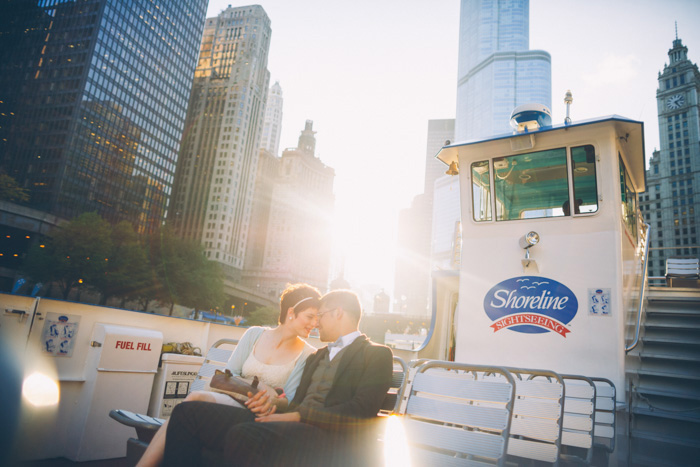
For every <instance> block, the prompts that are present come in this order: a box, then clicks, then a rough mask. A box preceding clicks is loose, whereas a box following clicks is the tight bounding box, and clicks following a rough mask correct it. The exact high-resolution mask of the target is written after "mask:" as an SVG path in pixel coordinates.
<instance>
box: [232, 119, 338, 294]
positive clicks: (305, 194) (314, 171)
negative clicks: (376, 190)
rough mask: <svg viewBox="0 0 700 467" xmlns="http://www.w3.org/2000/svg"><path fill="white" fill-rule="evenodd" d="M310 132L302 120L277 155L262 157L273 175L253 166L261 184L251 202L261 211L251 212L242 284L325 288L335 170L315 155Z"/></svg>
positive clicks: (277, 289)
mask: <svg viewBox="0 0 700 467" xmlns="http://www.w3.org/2000/svg"><path fill="white" fill-rule="evenodd" d="M315 133H316V132H315V131H314V130H313V122H312V121H311V120H307V121H306V125H305V128H304V130H303V131H302V132H301V136H300V137H299V143H298V145H297V147H296V148H290V149H285V150H284V151H283V153H282V157H281V158H280V159H279V160H277V161H273V160H271V159H270V158H269V157H266V158H265V160H266V162H265V163H266V164H268V167H269V168H270V169H271V170H273V169H274V167H275V166H276V169H277V171H276V172H274V176H273V177H270V176H268V175H266V174H264V173H262V171H258V183H259V184H260V185H259V186H260V187H264V189H263V191H262V192H258V193H257V194H256V206H262V208H261V211H262V212H264V213H265V216H261V217H263V218H262V219H261V218H257V217H256V219H257V220H256V223H255V225H254V226H253V230H251V239H250V241H251V245H255V248H254V249H253V250H252V251H251V255H250V258H249V261H246V269H245V271H244V274H243V285H244V286H246V287H247V288H249V289H251V290H256V291H258V292H259V293H260V294H262V295H267V296H270V297H278V296H279V294H280V293H281V292H282V290H284V288H285V286H286V285H287V283H294V282H306V283H309V284H311V285H313V286H316V287H318V288H319V289H320V290H321V291H325V290H326V289H327V288H328V280H329V267H330V257H331V235H332V232H331V219H332V217H333V204H334V196H333V180H334V178H335V171H334V170H333V169H332V168H331V167H328V166H326V165H325V164H324V163H323V162H322V161H321V160H320V159H319V158H318V157H316V155H315V148H316V137H315V136H314V135H315ZM270 187H271V188H272V191H271V193H270V194H269V195H268V193H266V192H265V191H266V190H268V189H269V188H270ZM256 189H257V188H256ZM268 196H269V198H268ZM256 216H257V213H256ZM253 236H255V238H253ZM263 236H264V237H263ZM263 240H264V243H263Z"/></svg>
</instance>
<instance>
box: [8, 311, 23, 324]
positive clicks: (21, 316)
mask: <svg viewBox="0 0 700 467" xmlns="http://www.w3.org/2000/svg"><path fill="white" fill-rule="evenodd" d="M5 314H6V315H15V316H18V317H19V322H20V323H22V322H24V321H25V320H26V319H27V315H28V313H27V312H26V311H24V310H12V309H10V308H5Z"/></svg>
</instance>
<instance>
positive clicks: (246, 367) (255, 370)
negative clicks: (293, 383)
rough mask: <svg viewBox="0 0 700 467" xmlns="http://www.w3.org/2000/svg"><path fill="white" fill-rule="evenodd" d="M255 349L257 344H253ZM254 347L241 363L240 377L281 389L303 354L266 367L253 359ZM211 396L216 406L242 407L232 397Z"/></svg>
mask: <svg viewBox="0 0 700 467" xmlns="http://www.w3.org/2000/svg"><path fill="white" fill-rule="evenodd" d="M255 347H257V342H256V344H255ZM255 347H253V351H252V352H250V355H248V358H247V359H246V361H245V363H243V368H242V369H241V376H242V377H243V378H245V379H252V378H253V376H257V377H258V379H259V380H260V382H261V383H265V384H267V385H268V386H271V387H273V388H281V387H283V386H284V383H285V382H286V381H287V379H288V378H289V375H290V374H291V373H292V370H293V369H294V366H295V365H296V363H297V360H298V359H299V357H301V355H302V354H303V353H304V351H303V350H302V351H301V352H300V353H299V355H297V356H296V358H295V359H294V360H291V361H289V362H287V363H283V364H281V365H268V364H267V363H263V362H261V361H260V360H258V359H257V358H256V357H255ZM211 395H212V396H214V399H216V402H217V404H224V405H231V406H233V407H243V406H242V405H241V404H239V403H238V402H236V401H235V400H234V399H233V397H231V396H229V395H227V394H222V393H220V392H212V393H211Z"/></svg>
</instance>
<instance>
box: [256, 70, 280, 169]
mask: <svg viewBox="0 0 700 467" xmlns="http://www.w3.org/2000/svg"><path fill="white" fill-rule="evenodd" d="M283 104H284V97H283V96H282V87H281V86H280V83H279V82H275V84H273V85H272V86H270V91H269V92H268V93H267V105H266V106H265V121H264V122H263V132H262V139H261V141H260V147H261V148H263V149H265V150H266V151H268V152H270V153H272V155H273V156H277V155H279V150H280V136H281V135H282V106H283Z"/></svg>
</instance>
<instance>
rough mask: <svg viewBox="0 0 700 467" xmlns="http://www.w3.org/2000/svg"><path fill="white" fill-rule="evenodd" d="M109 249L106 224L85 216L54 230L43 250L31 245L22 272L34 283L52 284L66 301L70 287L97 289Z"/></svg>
mask: <svg viewBox="0 0 700 467" xmlns="http://www.w3.org/2000/svg"><path fill="white" fill-rule="evenodd" d="M111 248H112V241H111V238H110V226H109V224H108V223H107V222H106V221H104V220H103V219H102V218H101V217H100V216H99V215H98V214H97V213H95V212H89V213H85V214H81V215H80V216H78V217H76V218H75V219H73V220H72V221H70V222H68V223H66V224H63V225H62V226H60V227H59V228H58V229H56V230H54V232H53V234H52V236H51V238H49V239H48V240H47V242H46V244H45V245H43V247H42V245H34V247H32V248H31V249H30V250H29V253H28V254H27V258H26V260H25V262H24V265H23V269H24V271H25V272H26V273H27V274H28V275H29V276H30V277H32V278H33V279H34V280H36V281H42V282H49V281H56V282H57V283H58V285H59V287H60V289H61V292H62V293H63V299H64V300H66V299H68V295H69V294H70V291H71V290H72V289H73V288H74V287H77V286H79V285H80V286H84V287H95V286H96V285H97V283H98V280H99V278H100V276H101V275H103V274H104V272H105V270H106V267H107V266H106V265H107V262H108V259H109V253H110V250H111Z"/></svg>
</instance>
